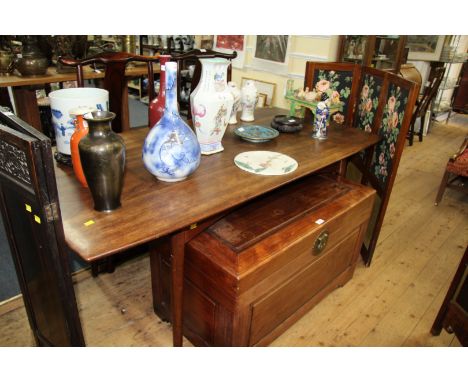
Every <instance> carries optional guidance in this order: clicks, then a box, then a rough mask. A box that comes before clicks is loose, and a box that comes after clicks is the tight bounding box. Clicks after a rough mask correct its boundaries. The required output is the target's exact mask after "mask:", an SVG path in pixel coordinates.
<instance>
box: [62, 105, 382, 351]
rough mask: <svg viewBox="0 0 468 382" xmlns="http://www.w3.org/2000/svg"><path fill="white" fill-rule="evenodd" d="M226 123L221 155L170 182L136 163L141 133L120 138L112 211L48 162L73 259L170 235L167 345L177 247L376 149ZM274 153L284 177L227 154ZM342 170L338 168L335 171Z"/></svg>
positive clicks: (370, 140)
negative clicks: (248, 132)
mask: <svg viewBox="0 0 468 382" xmlns="http://www.w3.org/2000/svg"><path fill="white" fill-rule="evenodd" d="M277 114H285V110H282V109H277V108H272V109H266V108H265V109H261V110H258V111H256V114H255V115H256V120H255V122H254V123H255V124H260V125H269V124H270V122H271V120H272V118H273V116H275V115H277ZM240 124H241V123H239V124H237V125H230V126H229V127H228V129H227V131H226V134H225V136H224V138H223V145H224V148H225V150H224V151H223V152H221V153H218V154H215V155H211V156H202V160H201V164H200V167H199V168H198V169H197V171H195V173H193V174H192V175H191V176H190V177H189V178H188V179H186V180H184V181H182V182H176V183H164V182H161V181H158V180H156V178H154V177H153V176H152V175H151V174H150V173H149V172H148V171H147V170H146V169H145V168H144V165H143V162H142V159H141V153H142V146H143V141H144V139H145V137H146V135H147V133H148V129H146V128H142V129H131V130H130V131H127V132H124V133H122V134H121V136H122V137H123V139H124V140H125V144H126V148H127V149H126V150H127V164H126V172H125V178H124V188H123V193H122V199H121V201H122V207H121V208H119V209H117V210H115V211H113V212H112V213H101V212H97V211H94V210H93V201H92V197H91V194H90V192H89V190H88V189H85V188H83V187H81V186H80V184H79V183H78V181H77V180H76V179H75V178H74V176H73V173H72V170H71V169H70V168H68V167H64V166H63V167H62V166H59V165H57V164H56V169H55V171H56V178H57V187H58V193H59V198H60V205H61V211H62V218H63V226H64V230H65V239H66V241H67V243H68V245H69V246H70V248H71V249H73V250H74V251H75V252H76V253H77V254H79V255H80V256H81V257H82V258H83V259H85V260H86V261H93V260H97V259H101V258H105V257H106V256H109V255H112V254H114V253H118V252H120V251H123V250H125V249H129V248H132V247H135V246H137V245H139V244H142V243H148V242H150V243H152V242H154V241H155V240H157V239H159V238H162V237H164V236H167V235H170V238H171V239H170V242H171V246H172V248H171V254H172V296H173V298H172V301H173V304H172V316H173V328H174V344H175V345H181V344H182V295H183V267H184V249H185V244H186V242H188V241H189V240H190V239H191V238H192V237H194V236H195V235H196V234H198V233H200V232H201V230H203V229H204V228H205V227H207V226H208V225H210V224H211V223H212V221H213V220H214V219H217V218H218V217H219V216H220V215H221V214H223V213H226V212H227V211H229V210H232V209H233V208H235V207H237V206H240V205H242V204H243V203H245V202H247V201H249V200H251V199H254V198H256V197H258V196H260V195H263V194H265V193H267V192H269V191H272V190H274V189H277V188H279V187H282V186H284V185H286V184H289V183H291V182H294V181H296V180H298V179H300V178H303V177H305V176H307V175H309V174H311V173H314V172H316V171H318V170H320V169H323V168H325V167H327V166H329V165H331V164H333V163H336V162H340V161H346V159H347V158H349V157H350V156H352V155H354V154H356V153H358V152H360V151H361V150H364V149H365V148H367V147H369V146H372V145H374V144H376V143H377V142H378V141H379V137H378V136H376V135H371V134H367V133H364V132H362V131H361V130H359V129H354V128H346V127H336V128H335V127H332V128H330V129H329V135H328V139H327V140H325V141H317V140H314V139H312V138H311V134H312V126H311V125H310V124H305V126H304V129H303V130H301V131H300V132H299V133H295V134H280V136H279V137H278V138H276V139H275V140H273V141H270V142H266V143H261V144H258V143H257V144H256V143H249V142H246V141H244V140H241V139H240V138H239V137H238V136H236V135H235V134H234V133H233V130H234V128H235V127H236V126H239V125H240ZM251 150H269V151H277V152H280V153H283V154H286V155H289V156H291V157H292V158H294V159H295V160H296V161H297V162H298V164H299V166H298V168H297V169H296V170H295V171H294V172H292V173H289V174H287V175H282V176H260V175H255V174H251V173H247V172H245V171H242V170H241V169H239V168H238V167H236V166H235V164H234V157H235V156H236V155H237V154H239V153H241V152H244V151H251ZM341 168H342V169H343V171H344V168H345V166H341ZM152 276H153V277H154V276H155V275H152Z"/></svg>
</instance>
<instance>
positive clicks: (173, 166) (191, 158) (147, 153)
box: [143, 62, 201, 182]
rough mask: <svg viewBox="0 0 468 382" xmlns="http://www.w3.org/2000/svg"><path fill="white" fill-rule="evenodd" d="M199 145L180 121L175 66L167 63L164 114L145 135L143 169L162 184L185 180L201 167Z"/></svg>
mask: <svg viewBox="0 0 468 382" xmlns="http://www.w3.org/2000/svg"><path fill="white" fill-rule="evenodd" d="M200 158H201V155H200V145H199V143H198V141H197V137H196V135H195V133H194V132H193V131H192V129H191V128H190V127H189V126H188V125H187V124H186V123H185V122H184V121H183V120H182V118H181V117H180V115H179V109H178V106H177V63H176V62H167V63H166V107H165V110H164V115H163V116H162V118H161V119H160V120H159V122H158V123H157V124H156V125H155V126H154V127H153V128H152V129H151V130H150V132H149V133H148V135H147V137H146V139H145V143H144V145H143V163H144V164H145V167H146V169H147V170H148V171H149V172H150V173H152V174H153V175H154V176H156V178H158V179H159V180H162V181H164V182H177V181H180V180H184V179H185V178H186V177H187V176H189V175H190V174H191V173H193V172H194V171H195V170H196V169H197V168H198V166H199V165H200Z"/></svg>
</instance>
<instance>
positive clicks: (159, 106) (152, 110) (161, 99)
mask: <svg viewBox="0 0 468 382" xmlns="http://www.w3.org/2000/svg"><path fill="white" fill-rule="evenodd" d="M170 59H171V56H169V55H162V56H159V65H160V68H161V70H160V72H161V73H160V76H159V94H158V96H157V97H156V98H155V99H153V100H150V101H151V102H150V104H149V111H148V112H149V128H150V129H151V128H152V127H153V126H154V125H156V124H157V123H158V122H159V120H160V119H161V118H162V116H163V114H164V109H165V106H166V63H167V62H168V61H169V60H170ZM148 86H151V84H149V85H148Z"/></svg>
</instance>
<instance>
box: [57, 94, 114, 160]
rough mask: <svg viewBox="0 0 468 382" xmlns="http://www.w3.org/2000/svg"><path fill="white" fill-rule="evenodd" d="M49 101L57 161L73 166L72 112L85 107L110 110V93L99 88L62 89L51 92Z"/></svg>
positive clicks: (73, 130) (73, 125)
mask: <svg viewBox="0 0 468 382" xmlns="http://www.w3.org/2000/svg"><path fill="white" fill-rule="evenodd" d="M49 99H50V109H51V113H52V126H54V130H55V140H56V143H57V155H56V159H57V160H58V161H59V162H62V163H65V164H71V150H70V139H71V137H72V135H73V133H74V132H75V121H74V118H73V117H71V116H70V110H71V109H74V108H76V107H83V106H84V107H86V106H87V107H92V108H93V109H96V110H109V92H108V91H107V90H104V89H97V88H70V89H61V90H55V91H53V92H50V93H49Z"/></svg>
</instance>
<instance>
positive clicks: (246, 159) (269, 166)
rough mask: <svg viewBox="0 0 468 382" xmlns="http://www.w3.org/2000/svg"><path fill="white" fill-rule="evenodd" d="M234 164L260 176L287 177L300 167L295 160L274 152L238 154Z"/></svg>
mask: <svg viewBox="0 0 468 382" xmlns="http://www.w3.org/2000/svg"><path fill="white" fill-rule="evenodd" d="M234 163H235V164H236V166H237V167H239V168H240V169H242V170H244V171H247V172H251V173H253V174H258V175H285V174H289V173H290V172H293V171H294V170H296V168H297V166H298V164H297V161H296V160H295V159H293V158H291V157H290V156H287V155H284V154H281V153H278V152H274V151H246V152H243V153H240V154H237V155H236V157H235V158H234Z"/></svg>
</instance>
